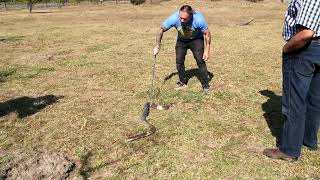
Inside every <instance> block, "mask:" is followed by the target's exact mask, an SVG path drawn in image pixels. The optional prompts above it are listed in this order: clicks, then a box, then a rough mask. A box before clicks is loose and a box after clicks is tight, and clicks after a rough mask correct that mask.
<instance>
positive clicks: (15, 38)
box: [0, 36, 25, 43]
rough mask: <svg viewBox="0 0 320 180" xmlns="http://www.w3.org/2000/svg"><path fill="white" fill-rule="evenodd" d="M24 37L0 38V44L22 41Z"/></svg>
mask: <svg viewBox="0 0 320 180" xmlns="http://www.w3.org/2000/svg"><path fill="white" fill-rule="evenodd" d="M24 38H25V37H24V36H0V42H4V43H10V42H17V41H21V40H23V39H24Z"/></svg>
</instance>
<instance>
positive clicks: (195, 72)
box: [163, 69, 214, 83]
mask: <svg viewBox="0 0 320 180" xmlns="http://www.w3.org/2000/svg"><path fill="white" fill-rule="evenodd" d="M175 75H178V72H174V73H171V74H170V75H168V76H166V77H165V78H164V81H163V83H165V82H166V81H168V80H170V79H171V78H172V77H173V76H175ZM186 76H187V81H189V80H190V79H191V78H193V77H197V79H198V80H199V81H200V82H201V83H202V79H201V77H200V75H199V73H198V69H188V70H186ZM208 76H209V82H210V81H211V80H212V78H213V77H214V75H213V73H211V72H210V71H208Z"/></svg>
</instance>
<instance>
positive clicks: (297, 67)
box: [280, 40, 320, 157]
mask: <svg viewBox="0 0 320 180" xmlns="http://www.w3.org/2000/svg"><path fill="white" fill-rule="evenodd" d="M282 66H283V67H282V68H283V69H282V71H283V94H282V113H283V115H284V117H285V121H284V126H283V129H282V137H281V140H280V150H281V151H282V152H284V153H286V154H288V155H290V156H293V157H299V156H300V153H301V147H302V145H303V144H304V145H306V146H309V147H316V146H317V131H318V128H319V122H320V42H319V41H315V40H313V41H312V42H311V44H310V45H309V46H308V47H306V48H305V49H303V50H302V51H301V52H299V53H295V54H290V55H284V56H283V65H282Z"/></svg>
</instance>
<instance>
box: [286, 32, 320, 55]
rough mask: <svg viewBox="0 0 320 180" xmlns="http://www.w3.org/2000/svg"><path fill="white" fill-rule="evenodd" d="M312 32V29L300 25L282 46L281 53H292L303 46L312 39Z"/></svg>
mask: <svg viewBox="0 0 320 180" xmlns="http://www.w3.org/2000/svg"><path fill="white" fill-rule="evenodd" d="M314 33H315V32H314V31H312V30H310V29H308V28H305V27H302V26H301V27H300V28H299V32H298V33H297V34H296V35H294V36H293V37H292V38H291V39H290V40H289V41H288V42H287V43H286V44H285V45H284V46H283V53H284V54H287V53H293V52H295V51H298V50H299V49H301V48H303V47H304V46H306V45H307V44H308V43H309V42H310V41H311V40H312V38H313V35H314Z"/></svg>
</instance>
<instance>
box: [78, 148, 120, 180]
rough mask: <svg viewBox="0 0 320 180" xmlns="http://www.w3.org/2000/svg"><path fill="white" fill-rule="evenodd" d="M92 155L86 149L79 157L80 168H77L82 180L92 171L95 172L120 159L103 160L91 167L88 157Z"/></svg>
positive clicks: (85, 179)
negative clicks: (103, 161)
mask: <svg viewBox="0 0 320 180" xmlns="http://www.w3.org/2000/svg"><path fill="white" fill-rule="evenodd" d="M92 156H93V154H92V152H91V151H88V152H87V153H86V154H84V155H83V156H82V157H81V160H80V161H81V168H80V170H79V173H80V175H81V176H82V177H83V179H84V180H87V179H89V177H90V176H91V174H92V173H94V172H96V171H97V170H99V169H101V168H104V167H107V166H109V165H112V164H115V163H117V162H119V161H120V159H118V160H113V161H109V162H105V163H102V164H100V165H98V166H95V167H91V165H90V158H91V157H92Z"/></svg>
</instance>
